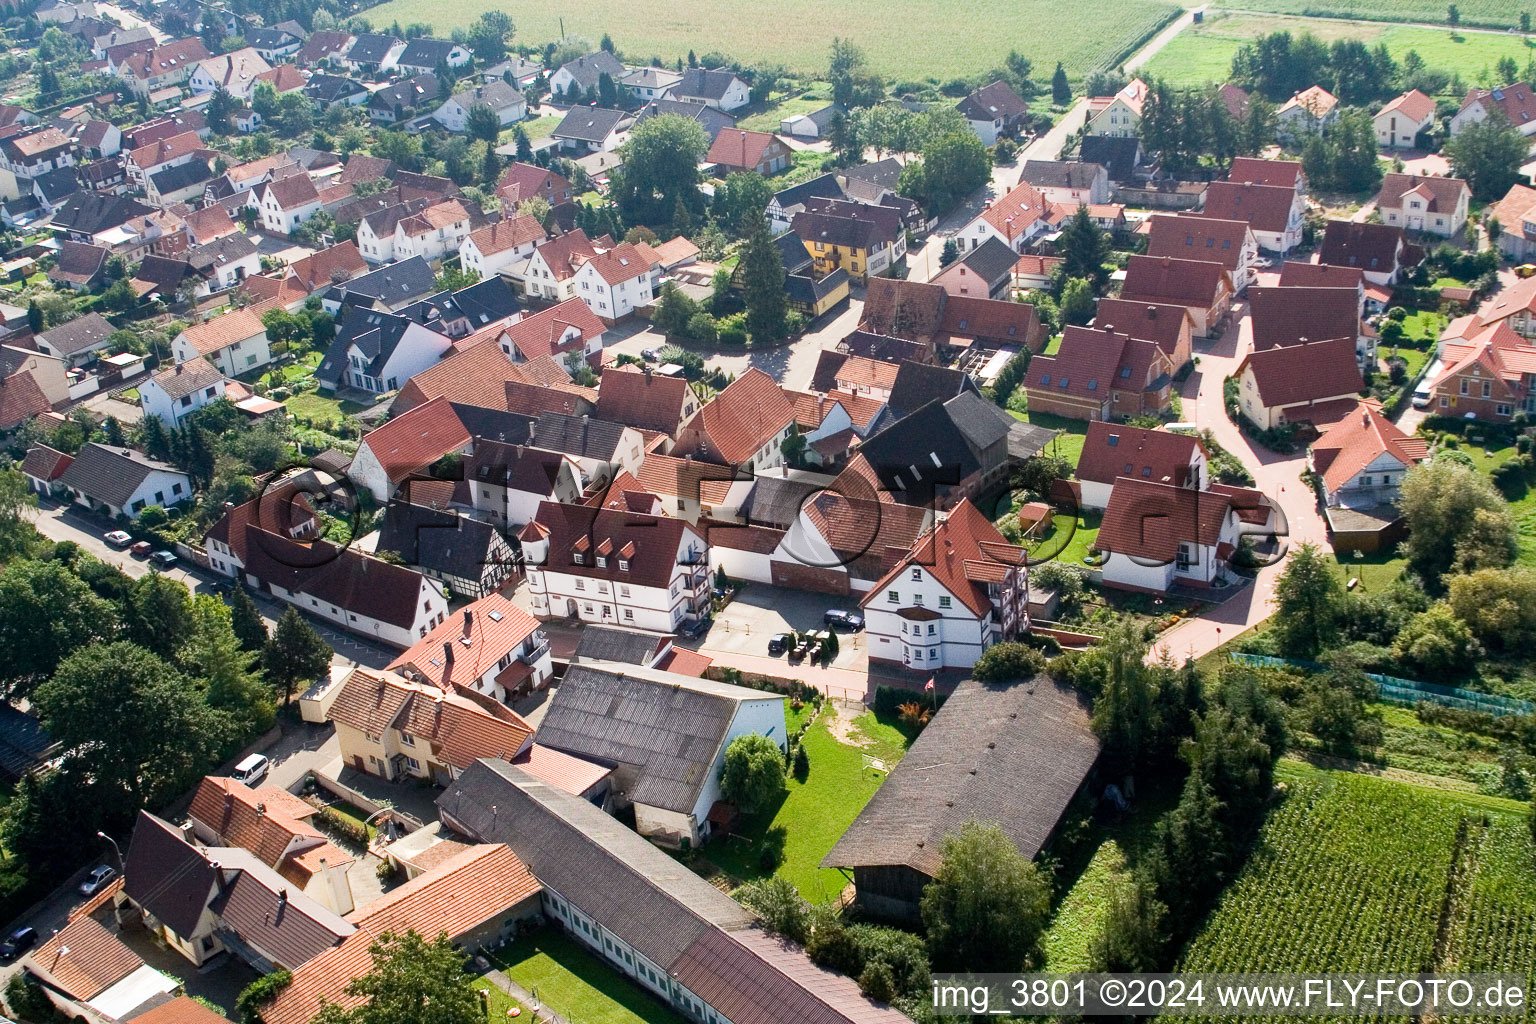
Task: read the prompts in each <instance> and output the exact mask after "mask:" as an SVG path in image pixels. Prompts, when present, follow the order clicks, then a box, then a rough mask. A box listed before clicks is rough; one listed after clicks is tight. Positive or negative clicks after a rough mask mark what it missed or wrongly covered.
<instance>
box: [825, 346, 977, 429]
mask: <svg viewBox="0 0 1536 1024" xmlns="http://www.w3.org/2000/svg"><path fill="white" fill-rule="evenodd" d="M853 358H857V357H850V361H851V359H853ZM845 365H846V364H845ZM882 365H889V364H882ZM890 391H891V394H890V397H889V398H888V399H887V400H886V401H887V404H888V405H890V407H891V411H892V412H894V413H895V414H896V415H897V416H906V415H908V414H910V413H913V412H916V411H917V410H918V409H921V408H922V407H923V406H925V405H927V404H928V403H929V402H934V401H938V402H947V401H949V400H950V399H951V398H954V397H955V396H956V395H960V394H964V393H965V392H967V391H971V392H974V391H976V382H975V381H973V380H972V379H971V377H970V375H969V374H967V373H965V372H964V371H962V370H957V369H955V368H954V367H951V366H938V365H936V364H934V363H914V362H911V361H904V362H900V363H897V364H896V376H895V378H894V379H893V380H892V381H891V385H890Z"/></svg>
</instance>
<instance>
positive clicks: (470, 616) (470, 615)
mask: <svg viewBox="0 0 1536 1024" xmlns="http://www.w3.org/2000/svg"><path fill="white" fill-rule="evenodd" d="M474 624H475V613H474V611H472V610H471V609H469V608H465V609H464V635H465V636H469V631H470V629H471V628H472V627H473V626H474Z"/></svg>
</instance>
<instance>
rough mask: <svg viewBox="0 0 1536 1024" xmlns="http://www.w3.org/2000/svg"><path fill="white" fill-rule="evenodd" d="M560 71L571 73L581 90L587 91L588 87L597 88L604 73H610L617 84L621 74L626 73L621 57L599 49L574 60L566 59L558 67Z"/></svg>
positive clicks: (610, 76) (609, 75)
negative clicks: (620, 61)
mask: <svg viewBox="0 0 1536 1024" xmlns="http://www.w3.org/2000/svg"><path fill="white" fill-rule="evenodd" d="M558 71H564V72H565V73H566V74H568V75H570V76H571V78H573V79H575V81H576V84H577V85H578V86H580V87H581V90H582V91H583V92H585V91H586V90H588V89H596V88H597V83H598V80H599V79H600V78H601V77H602V76H603V75H604V74H606V75H608V77H609V78H611V79H613V81H614V83H615V84H617V83H618V81H619V76H621V75H623V74H624V65H623V64H620V63H619V59H618V58H617V57H615V56H614V55H613V54H611V53H609V52H608V51H607V50H598V51H596V52H595V53H589V54H586V55H585V56H581V57H577V58H575V59H574V60H568V61H566V62H565V63H564V64H562V65H560V67H559V68H558V69H557V72H558Z"/></svg>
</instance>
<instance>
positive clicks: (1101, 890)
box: [1040, 839, 1125, 974]
mask: <svg viewBox="0 0 1536 1024" xmlns="http://www.w3.org/2000/svg"><path fill="white" fill-rule="evenodd" d="M1124 871H1125V853H1124V851H1122V850H1121V849H1120V844H1119V843H1117V842H1115V841H1114V840H1113V839H1106V840H1105V841H1104V845H1103V846H1100V847H1099V849H1098V852H1096V853H1095V854H1094V855H1093V859H1092V860H1091V861H1089V862H1088V867H1087V869H1086V870H1084V871H1083V873H1082V874H1081V875H1080V876H1078V879H1077V884H1076V885H1074V886H1072V888H1071V889H1069V890H1068V891H1067V895H1066V897H1065V898H1064V899H1063V900H1062V901H1061V905H1060V906H1059V907H1057V908H1056V916H1055V917H1054V918H1053V919H1052V921H1051V925H1050V927H1049V928H1047V929H1046V931H1045V935H1044V936H1043V937H1042V938H1041V940H1040V945H1041V948H1042V949H1043V950H1044V951H1045V969H1046V970H1047V971H1048V972H1050V973H1052V974H1070V973H1073V972H1077V971H1089V970H1092V969H1093V963H1092V961H1091V960H1090V959H1089V955H1088V946H1089V943H1091V942H1092V941H1093V936H1094V934H1095V933H1096V932H1098V931H1099V929H1100V928H1102V927H1103V921H1104V915H1105V913H1106V912H1107V911H1108V909H1109V907H1108V902H1109V895H1110V893H1111V892H1112V891H1113V888H1112V887H1113V885H1114V883H1115V881H1116V878H1117V876H1118V875H1120V874H1121V873H1122V872H1124Z"/></svg>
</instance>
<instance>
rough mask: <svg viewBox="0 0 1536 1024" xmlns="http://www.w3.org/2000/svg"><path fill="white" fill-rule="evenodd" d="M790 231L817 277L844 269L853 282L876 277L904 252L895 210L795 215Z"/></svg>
mask: <svg viewBox="0 0 1536 1024" xmlns="http://www.w3.org/2000/svg"><path fill="white" fill-rule="evenodd" d="M828 205H830V204H828ZM837 205H838V206H840V207H843V208H850V207H853V206H854V204H852V203H841V204H837ZM791 229H792V230H793V231H794V233H795V234H796V235H797V236H799V238H800V240H801V241H802V242H803V243H804V244H805V249H806V252H808V253H810V255H811V262H812V270H813V272H814V273H815V274H816V275H817V276H821V275H825V274H830V273H832V272H833V271H835V270H843V271H846V272H847V273H848V276H849V277H851V278H853V279H854V280H855V281H863V280H864V279H866V278H869V277H879V276H880V275H882V274H884V273H886V272H887V271H889V270H890V269H891V265H892V264H893V263H895V262H896V261H897V260H899V259H901V258H902V257H903V256H905V255H906V252H907V236H906V232H905V231H904V230H902V227H901V218H900V214H899V213H897V211H896V210H895V209H886V208H884V207H864V208H863V209H862V210H860V211H859V212H858V213H857V214H856V215H853V216H849V215H847V212H845V209H839V210H836V211H830V210H829V211H826V212H805V213H797V214H795V219H794V221H793V224H792V228H791Z"/></svg>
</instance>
